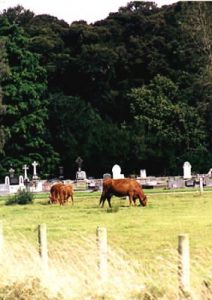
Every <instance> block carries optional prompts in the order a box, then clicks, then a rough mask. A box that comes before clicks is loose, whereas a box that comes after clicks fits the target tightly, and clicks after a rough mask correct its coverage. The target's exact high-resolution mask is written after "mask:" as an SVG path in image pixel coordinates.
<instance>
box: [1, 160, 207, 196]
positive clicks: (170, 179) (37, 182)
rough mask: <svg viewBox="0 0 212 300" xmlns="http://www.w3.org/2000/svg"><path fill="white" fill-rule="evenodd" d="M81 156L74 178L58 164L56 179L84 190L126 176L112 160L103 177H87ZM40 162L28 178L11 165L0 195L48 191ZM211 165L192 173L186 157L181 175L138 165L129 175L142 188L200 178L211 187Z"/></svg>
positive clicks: (183, 184)
mask: <svg viewBox="0 0 212 300" xmlns="http://www.w3.org/2000/svg"><path fill="white" fill-rule="evenodd" d="M82 162H83V160H82V159H81V158H80V157H78V158H77V160H76V163H77V165H78V169H77V171H76V177H75V178H67V179H66V178H64V176H63V168H62V167H59V174H60V176H59V178H58V179H56V181H64V182H66V183H72V185H73V187H74V190H76V191H86V190H91V191H92V190H101V187H102V181H103V180H104V179H106V178H114V179H121V178H126V177H125V175H124V174H122V173H121V167H120V166H119V165H118V164H115V165H114V166H113V167H112V168H111V173H105V174H103V176H102V178H97V179H96V178H93V177H88V178H87V174H86V171H84V170H82ZM38 166H39V163H38V162H36V161H34V162H32V167H33V172H32V174H31V175H30V177H31V179H29V174H28V170H29V167H28V166H27V165H24V166H23V174H21V175H19V176H17V175H16V174H15V170H14V169H12V168H11V169H10V170H9V171H8V175H7V176H5V180H4V183H0V196H1V195H8V194H14V193H17V191H18V190H23V189H26V190H28V191H30V192H33V193H41V192H49V191H50V188H51V185H52V184H53V183H54V182H55V181H53V182H52V181H51V180H44V179H41V178H39V176H38V174H37V167H38ZM211 170H212V169H210V170H209V171H208V172H207V173H205V174H193V173H192V172H191V164H190V163H189V162H188V161H186V162H185V163H184V164H183V167H182V175H181V176H180V175H178V176H165V177H155V176H148V175H147V170H145V169H141V170H140V174H139V175H138V176H129V177H133V178H136V180H137V181H138V182H139V183H140V184H141V185H142V187H143V188H144V189H157V188H162V189H183V188H194V187H199V186H200V182H201V181H202V184H203V186H204V187H212V171H211Z"/></svg>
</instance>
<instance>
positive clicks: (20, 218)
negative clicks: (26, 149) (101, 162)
mask: <svg viewBox="0 0 212 300" xmlns="http://www.w3.org/2000/svg"><path fill="white" fill-rule="evenodd" d="M185 191H186V192H185ZM145 193H146V194H147V196H148V205H147V206H146V207H140V206H138V207H129V203H128V200H123V199H120V198H116V197H113V198H112V209H109V208H108V205H107V203H105V207H104V208H103V209H101V208H99V206H98V203H99V198H100V193H99V192H94V193H89V192H75V194H74V205H73V206H72V205H71V204H68V205H65V206H62V207H60V206H59V205H50V204H48V194H38V195H36V196H35V201H34V204H31V205H23V206H21V205H19V206H18V205H15V206H5V205H4V203H5V200H6V198H5V197H0V220H1V221H2V223H3V231H4V238H5V240H6V241H8V243H9V242H11V243H13V241H15V243H16V244H17V243H19V244H20V245H22V246H23V245H30V246H27V249H28V250H26V248H25V247H24V246H23V249H25V250H23V249H22V248H21V250H20V251H19V252H20V254H21V252H23V251H26V253H28V256H29V249H31V247H33V249H34V250H35V249H36V247H37V227H38V225H39V224H42V223H46V225H47V234H48V248H49V257H50V258H51V257H52V259H53V260H54V261H56V260H55V257H57V263H58V265H59V264H60V265H61V260H63V263H65V266H64V268H69V267H70V268H72V269H73V268H74V269H77V270H78V276H79V277H80V272H81V271H79V270H84V271H83V273H84V275H83V278H84V277H85V273H86V272H88V266H87V264H88V262H89V261H90V263H91V261H92V259H94V258H92V257H93V256H94V257H95V253H94V252H93V250H92V249H94V248H95V242H96V228H97V226H102V227H106V228H107V232H108V245H109V247H110V251H111V252H110V262H111V265H112V266H113V271H112V273H113V274H116V279H118V278H119V280H117V282H116V290H117V289H118V287H117V284H118V286H119V288H120V289H122V290H123V291H124V288H125V287H126V286H127V284H126V282H128V284H129V282H130V283H131V281H133V282H134V283H135V282H136V283H137V284H138V283H139V284H140V286H145V287H146V288H145V292H143V293H142V292H140V291H139V292H138V293H137V294H136V295H134V296H132V295H131V296H129V298H126V299H162V298H163V299H176V295H177V293H178V289H177V288H178V283H177V260H178V257H177V243H178V240H177V238H178V235H179V234H181V233H188V234H189V236H190V255H191V285H192V288H193V293H194V295H195V296H196V299H198V300H199V299H202V295H203V294H204V293H206V294H207V297H208V298H207V299H212V290H211V284H212V250H211V249H212V217H211V216H212V190H210V189H208V190H207V191H204V193H203V195H200V194H199V191H198V190H195V189H186V190H184V191H183V192H181V191H172V192H170V191H163V190H152V191H151V190H146V191H145ZM34 250H30V253H34V252H33V251H34ZM91 253H92V255H93V256H92V255H91ZM30 255H31V254H30ZM36 255H37V254H36ZM59 256H60V257H59ZM61 256H62V257H61ZM30 257H31V256H30ZM71 258H72V260H71ZM79 258H80V262H79ZM88 258H89V259H88ZM73 261H74V267H73ZM68 262H69V263H70V266H68V265H67V264H68ZM76 262H78V263H79V264H80V267H79V266H77V265H76V264H77V263H76ZM116 263H117V266H116ZM14 264H15V263H14V262H13V265H14ZM85 266H86V267H85ZM92 268H93V271H92V272H93V273H92V274H93V275H92V276H93V284H94V282H95V281H96V280H95V278H96V277H95V275H94V274H95V271H94V269H95V267H94V266H93V267H92ZM85 270H86V271H85ZM118 270H119V271H120V272H121V273H118ZM89 272H90V271H89ZM125 272H126V273H127V274H128V275H129V278H128V277H126V276H125V275H124V273H125ZM88 277H90V276H89V275H88ZM111 278H113V277H111ZM75 280H76V279H75ZM83 280H84V281H85V282H86V280H88V279H86V280H85V278H84V279H81V285H82V282H83ZM111 280H112V279H111ZM124 280H125V281H126V282H125V281H124ZM64 281H65V280H64ZM113 281H114V278H113ZM204 283H205V284H204ZM90 285H91V284H89V286H90ZM87 286H88V284H87ZM69 289H70V286H69ZM93 289H95V287H93ZM114 289H115V284H114ZM63 290H64V288H63ZM134 290H136V288H135V289H134ZM119 292H120V290H119ZM87 293H88V294H89V293H90V291H89V292H88V291H87ZM110 293H112V295H111V294H108V295H107V292H106V295H107V297H105V299H124V296H123V295H121V296H119V297H120V298H118V296H117V295H118V294H117V292H115V290H114V293H113V286H112V285H111V288H110ZM91 294H92V293H91ZM124 294H125V297H128V296H126V295H127V293H126V291H125V292H124ZM65 295H66V294H63V296H64V299H72V298H71V296H65ZM76 295H77V292H76ZM55 297H56V296H55ZM66 297H67V298H66ZM83 297H84V296H82V298H81V296H79V295H78V296H77V297H76V299H84V298H83ZM92 297H93V298H92ZM96 297H97V296H96V293H93V294H92V295H91V298H89V299H100V298H96ZM113 297H114V298H113ZM130 297H131V298H130ZM145 297H146V298H145ZM148 297H149V298H148ZM151 297H152V298H151ZM154 297H155V298H154ZM41 298H42V297H41ZM41 298H40V299H41ZM59 298H60V299H62V296H61V295H60V297H59ZM26 299H27V298H26ZM32 299H37V298H32ZM38 299H39V298H38ZM45 299H46V298H45ZM50 299H53V298H50ZM55 299H56V298H55ZM73 299H75V298H73Z"/></svg>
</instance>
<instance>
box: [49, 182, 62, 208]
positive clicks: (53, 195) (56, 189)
mask: <svg viewBox="0 0 212 300" xmlns="http://www.w3.org/2000/svg"><path fill="white" fill-rule="evenodd" d="M63 185H64V183H62V182H59V183H55V184H53V185H52V186H51V189H50V196H49V198H50V202H51V203H57V202H59V194H60V187H61V186H63Z"/></svg>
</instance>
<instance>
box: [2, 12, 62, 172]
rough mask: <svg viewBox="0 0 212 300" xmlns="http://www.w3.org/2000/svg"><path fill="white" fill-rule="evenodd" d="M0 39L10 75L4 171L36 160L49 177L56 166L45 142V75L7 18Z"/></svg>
mask: <svg viewBox="0 0 212 300" xmlns="http://www.w3.org/2000/svg"><path fill="white" fill-rule="evenodd" d="M0 22H1V24H3V26H1V29H0V36H3V37H4V39H5V41H6V43H5V46H6V49H7V54H8V62H9V65H10V72H9V75H8V77H7V78H6V80H4V82H3V91H4V101H5V104H6V105H7V113H6V115H5V117H4V119H3V124H4V126H5V127H7V128H9V130H10V138H9V139H8V141H7V142H6V144H5V153H6V156H5V157H4V158H3V159H2V161H1V162H2V165H3V167H4V168H5V170H8V168H9V167H10V166H11V165H13V166H14V167H15V168H16V170H17V171H19V172H20V171H21V169H22V166H23V164H25V163H27V164H30V163H31V161H32V160H37V161H39V164H40V167H41V170H43V173H45V174H51V173H52V172H53V170H54V168H55V166H56V164H57V163H58V155H57V153H56V152H55V151H54V150H53V148H52V146H51V145H50V144H49V142H48V131H47V130H46V121H47V118H48V100H47V94H46V88H47V82H46V72H45V69H44V68H43V67H41V66H40V65H39V59H38V56H37V55H35V54H33V53H32V52H30V51H29V50H28V45H29V43H28V39H27V37H26V36H25V35H24V33H23V30H22V29H21V28H20V27H18V26H17V25H15V24H10V23H9V22H8V20H7V19H5V18H1V19H0Z"/></svg>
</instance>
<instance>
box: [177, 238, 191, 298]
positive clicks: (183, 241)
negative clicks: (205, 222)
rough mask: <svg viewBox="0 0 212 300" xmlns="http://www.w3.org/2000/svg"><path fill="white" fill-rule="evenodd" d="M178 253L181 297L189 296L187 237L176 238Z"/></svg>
mask: <svg viewBox="0 0 212 300" xmlns="http://www.w3.org/2000/svg"><path fill="white" fill-rule="evenodd" d="M178 253H179V265H178V275H179V288H180V294H181V296H183V295H184V296H188V295H189V294H190V253H189V235H188V234H180V235H179V236H178Z"/></svg>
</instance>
